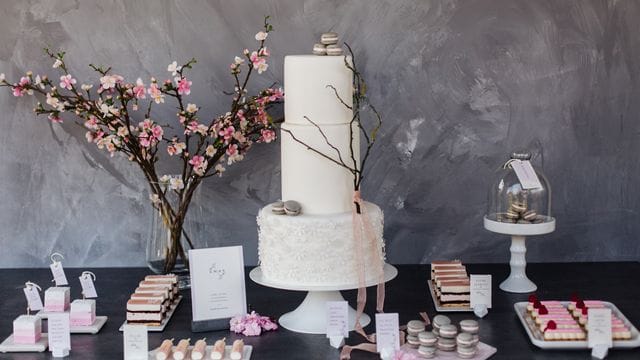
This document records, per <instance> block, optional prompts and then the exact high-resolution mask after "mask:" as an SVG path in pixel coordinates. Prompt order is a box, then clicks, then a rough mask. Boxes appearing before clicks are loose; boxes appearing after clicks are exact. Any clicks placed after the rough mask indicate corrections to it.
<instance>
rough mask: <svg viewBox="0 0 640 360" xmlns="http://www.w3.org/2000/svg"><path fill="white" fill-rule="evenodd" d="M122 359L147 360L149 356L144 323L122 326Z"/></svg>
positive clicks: (147, 337) (147, 335) (146, 331)
mask: <svg viewBox="0 0 640 360" xmlns="http://www.w3.org/2000/svg"><path fill="white" fill-rule="evenodd" d="M123 333H124V334H123V338H124V360H147V359H148V358H149V334H148V329H147V326H146V325H127V324H125V325H124V327H123Z"/></svg>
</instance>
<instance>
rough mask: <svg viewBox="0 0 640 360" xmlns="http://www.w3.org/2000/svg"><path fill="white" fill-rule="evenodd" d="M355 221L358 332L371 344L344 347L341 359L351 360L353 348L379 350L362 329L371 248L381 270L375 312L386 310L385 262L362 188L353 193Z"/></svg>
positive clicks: (378, 269) (353, 218) (373, 338)
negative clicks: (366, 256)
mask: <svg viewBox="0 0 640 360" xmlns="http://www.w3.org/2000/svg"><path fill="white" fill-rule="evenodd" d="M352 220H353V221H352V223H353V238H354V242H355V258H356V266H357V268H358V296H357V307H356V323H355V329H354V330H355V331H356V332H357V333H358V334H360V335H362V336H363V337H364V338H365V339H366V340H367V341H368V342H369V343H361V344H358V345H355V346H349V345H345V346H343V347H342V351H341V353H340V359H345V360H346V359H350V358H351V351H353V350H362V351H368V352H373V353H375V352H377V349H376V345H375V342H376V335H375V334H371V335H368V334H367V333H366V332H365V331H364V329H363V328H362V324H361V323H360V318H361V317H362V314H363V313H364V307H365V305H366V303H367V287H366V268H365V261H364V258H365V251H366V250H367V249H368V250H369V251H372V252H373V253H372V254H371V256H373V259H374V261H375V264H374V267H375V268H376V270H377V271H378V286H377V289H376V295H377V296H376V311H377V312H380V313H381V312H384V297H385V288H384V261H383V259H382V252H381V251H382V250H381V248H380V246H377V244H376V242H377V241H378V239H377V236H376V233H375V231H374V228H373V225H372V224H371V219H369V216H368V215H367V211H366V207H365V203H364V201H363V200H362V197H361V195H360V191H355V192H354V193H353V207H352Z"/></svg>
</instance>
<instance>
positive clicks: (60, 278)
mask: <svg viewBox="0 0 640 360" xmlns="http://www.w3.org/2000/svg"><path fill="white" fill-rule="evenodd" d="M61 259H64V256H62V255H61V254H59V253H53V254H51V265H49V268H51V274H53V280H54V281H55V283H56V286H65V285H69V282H68V281H67V275H65V273H64V268H63V267H62V261H60V260H61Z"/></svg>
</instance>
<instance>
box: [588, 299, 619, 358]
mask: <svg viewBox="0 0 640 360" xmlns="http://www.w3.org/2000/svg"><path fill="white" fill-rule="evenodd" d="M587 316H588V320H587V329H588V333H589V337H588V340H589V347H590V348H593V347H596V346H598V345H602V346H606V347H608V348H610V347H612V346H613V340H612V339H613V337H612V335H611V309H589V310H588V315H587Z"/></svg>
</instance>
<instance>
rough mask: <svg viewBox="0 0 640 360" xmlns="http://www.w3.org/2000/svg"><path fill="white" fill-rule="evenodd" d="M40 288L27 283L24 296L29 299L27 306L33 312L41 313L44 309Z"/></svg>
mask: <svg viewBox="0 0 640 360" xmlns="http://www.w3.org/2000/svg"><path fill="white" fill-rule="evenodd" d="M38 289H39V286H38V285H36V284H34V283H32V282H30V281H27V283H26V284H25V287H24V289H23V290H24V296H25V297H26V298H27V304H28V305H27V306H29V310H31V311H40V310H42V309H43V308H44V306H43V305H42V298H40V291H39V290H38Z"/></svg>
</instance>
